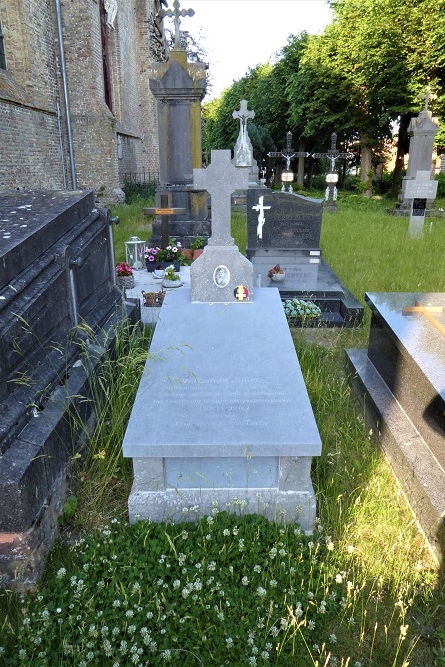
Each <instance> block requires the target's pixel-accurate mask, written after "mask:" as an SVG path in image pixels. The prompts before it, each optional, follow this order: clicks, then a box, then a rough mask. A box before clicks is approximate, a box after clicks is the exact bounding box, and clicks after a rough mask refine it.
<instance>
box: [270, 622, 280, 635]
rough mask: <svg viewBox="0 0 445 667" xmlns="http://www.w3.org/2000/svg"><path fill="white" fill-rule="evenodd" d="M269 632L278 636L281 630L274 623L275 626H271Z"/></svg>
mask: <svg viewBox="0 0 445 667" xmlns="http://www.w3.org/2000/svg"><path fill="white" fill-rule="evenodd" d="M269 632H270V634H271V635H272V637H278V635H279V633H280V631H279V630H278V628H277V626H276V625H273V626H272V627H271V629H270V630H269Z"/></svg>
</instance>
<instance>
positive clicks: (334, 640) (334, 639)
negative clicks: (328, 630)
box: [329, 633, 337, 644]
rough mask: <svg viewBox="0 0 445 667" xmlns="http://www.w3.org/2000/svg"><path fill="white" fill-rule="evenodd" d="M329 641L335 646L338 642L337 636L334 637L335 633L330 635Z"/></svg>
mask: <svg viewBox="0 0 445 667" xmlns="http://www.w3.org/2000/svg"><path fill="white" fill-rule="evenodd" d="M329 640H330V641H331V642H332V643H333V644H335V642H336V641H337V637H336V635H334V633H332V634H331V635H329Z"/></svg>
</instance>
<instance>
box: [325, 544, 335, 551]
mask: <svg viewBox="0 0 445 667" xmlns="http://www.w3.org/2000/svg"><path fill="white" fill-rule="evenodd" d="M326 547H327V549H328V551H334V543H333V542H328V543H327V545H326Z"/></svg>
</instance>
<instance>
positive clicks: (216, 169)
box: [190, 150, 253, 303]
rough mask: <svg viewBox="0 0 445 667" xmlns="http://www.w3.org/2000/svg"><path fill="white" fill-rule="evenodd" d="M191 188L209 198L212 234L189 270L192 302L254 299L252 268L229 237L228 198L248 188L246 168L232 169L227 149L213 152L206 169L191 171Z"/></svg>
mask: <svg viewBox="0 0 445 667" xmlns="http://www.w3.org/2000/svg"><path fill="white" fill-rule="evenodd" d="M193 173H194V185H195V187H196V188H203V189H205V190H207V192H208V193H209V194H210V198H211V210H212V235H211V237H210V238H209V241H208V244H207V246H206V247H205V248H204V252H203V253H202V255H201V256H200V257H198V259H197V260H195V261H194V262H193V264H192V266H191V267H190V284H191V296H192V301H206V302H209V301H210V302H212V303H214V302H221V301H223V302H225V303H231V302H243V301H245V302H247V301H251V300H252V297H253V268H252V264H251V262H249V260H248V259H246V258H245V257H244V255H242V254H241V253H240V252H239V250H238V248H237V246H236V245H235V244H234V241H233V238H232V236H231V234H230V223H231V195H232V192H234V190H243V189H246V188H247V186H248V178H249V167H235V166H234V165H233V163H232V161H231V154H230V151H229V150H221V151H212V153H211V163H210V165H209V166H208V167H207V168H206V169H195V170H194V172H193Z"/></svg>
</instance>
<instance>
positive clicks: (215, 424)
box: [123, 288, 321, 530]
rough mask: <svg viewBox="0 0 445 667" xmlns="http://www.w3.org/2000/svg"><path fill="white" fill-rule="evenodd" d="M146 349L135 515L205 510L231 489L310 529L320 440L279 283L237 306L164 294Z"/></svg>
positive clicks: (185, 293) (133, 438) (138, 406)
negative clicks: (313, 467)
mask: <svg viewBox="0 0 445 667" xmlns="http://www.w3.org/2000/svg"><path fill="white" fill-rule="evenodd" d="M271 323H273V326H271ZM150 352H151V355H150V358H149V359H148V360H147V363H146V367H145V370H144V373H143V376H142V380H141V383H140V386H139V389H138V392H137V395H136V399H135V403H134V406H133V410H132V414H131V417H130V420H129V423H128V427H127V431H126V434H125V438H124V442H123V454H124V456H125V457H131V458H132V459H133V467H134V483H133V488H132V491H131V495H130V498H129V515H130V520H131V521H135V520H137V519H138V518H151V519H152V520H155V521H162V520H164V519H166V518H171V519H173V520H178V519H180V518H182V517H183V514H182V510H183V508H189V507H190V506H194V505H199V508H200V509H199V515H201V516H202V515H205V514H207V513H211V511H212V507H213V505H212V503H214V502H216V503H218V505H219V507H220V508H221V509H225V508H226V504H227V503H228V504H230V503H231V502H232V500H233V498H234V497H236V498H237V499H238V500H239V501H245V502H246V503H247V509H246V511H247V512H249V511H250V512H259V513H261V514H264V515H265V516H266V517H268V518H270V519H277V518H278V517H279V516H280V515H283V514H284V519H285V520H286V521H298V522H299V523H300V525H301V526H302V528H303V529H304V530H311V529H312V528H313V523H314V519H315V510H316V503H315V496H314V492H313V488H312V482H311V478H310V466H311V460H312V457H313V456H318V455H319V454H320V451H321V442H320V436H319V433H318V430H317V426H316V423H315V420H314V416H313V413H312V409H311V406H310V403H309V399H308V395H307V391H306V387H305V384H304V380H303V377H302V374H301V370H300V366H299V363H298V359H297V356H296V354H295V348H294V345H293V342H292V337H291V335H290V332H289V327H288V324H287V321H286V318H285V315H284V311H283V307H282V304H281V300H280V298H279V294H278V291H277V290H269V289H256V290H255V299H254V301H250V302H248V303H245V304H244V306H242V307H240V306H239V305H236V304H235V303H207V302H192V301H191V294H190V290H189V289H187V288H182V289H181V291H179V290H178V291H177V292H172V293H169V294H167V296H166V298H165V301H164V305H163V306H162V310H161V313H160V316H159V319H158V323H157V325H156V329H155V333H154V337H153V341H152V344H151V349H150Z"/></svg>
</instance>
